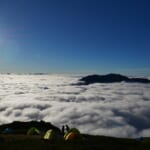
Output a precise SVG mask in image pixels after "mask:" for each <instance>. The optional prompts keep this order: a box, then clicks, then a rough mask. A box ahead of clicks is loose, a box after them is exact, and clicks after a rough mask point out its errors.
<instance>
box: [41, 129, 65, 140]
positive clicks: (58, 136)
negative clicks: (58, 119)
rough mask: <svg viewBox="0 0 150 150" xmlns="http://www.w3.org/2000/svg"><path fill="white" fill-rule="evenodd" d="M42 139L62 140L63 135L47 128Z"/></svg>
mask: <svg viewBox="0 0 150 150" xmlns="http://www.w3.org/2000/svg"><path fill="white" fill-rule="evenodd" d="M43 138H44V140H54V141H55V140H63V139H64V138H63V136H62V135H61V133H60V132H58V131H54V130H51V129H50V130H48V131H47V132H46V133H45V135H44V137H43Z"/></svg>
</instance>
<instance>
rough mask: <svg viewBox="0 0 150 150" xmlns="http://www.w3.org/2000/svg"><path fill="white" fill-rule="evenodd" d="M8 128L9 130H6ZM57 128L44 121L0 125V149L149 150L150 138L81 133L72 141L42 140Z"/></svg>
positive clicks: (57, 129)
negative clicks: (33, 129) (35, 129)
mask: <svg viewBox="0 0 150 150" xmlns="http://www.w3.org/2000/svg"><path fill="white" fill-rule="evenodd" d="M31 127H36V128H38V129H39V130H40V134H39V135H37V134H36V135H33V134H31V135H28V134H27V133H28V129H30V128H31ZM8 129H9V130H8ZM48 129H52V130H55V131H60V129H59V128H57V127H56V126H54V125H52V124H51V123H47V122H44V121H40V122H38V121H31V122H12V123H9V124H5V125H0V150H20V149H21V150H50V149H52V150H112V149H115V150H150V138H142V139H139V140H137V139H127V138H114V137H106V136H94V135H86V134H81V135H82V136H81V137H82V138H75V139H74V140H73V141H65V140H64V139H62V138H61V140H60V138H58V139H57V140H56V139H55V140H52V139H51V140H48V141H45V140H43V135H44V134H45V131H47V130H48Z"/></svg>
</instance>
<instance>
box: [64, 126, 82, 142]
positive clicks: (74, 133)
mask: <svg viewBox="0 0 150 150" xmlns="http://www.w3.org/2000/svg"><path fill="white" fill-rule="evenodd" d="M64 138H65V140H66V141H70V140H81V139H82V135H81V134H80V131H79V130H78V129H76V128H72V129H70V130H69V131H68V132H67V133H66V134H65V136H64Z"/></svg>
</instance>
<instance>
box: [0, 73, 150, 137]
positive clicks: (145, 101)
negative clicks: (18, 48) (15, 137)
mask: <svg viewBox="0 0 150 150" xmlns="http://www.w3.org/2000/svg"><path fill="white" fill-rule="evenodd" d="M78 78H79V77H77V76H69V75H67V76H66V75H37V76H36V75H0V83H1V84H0V124H4V123H8V122H11V121H14V120H20V121H28V120H45V121H49V122H51V123H53V124H54V125H57V126H59V127H61V125H63V124H69V125H71V126H72V127H77V128H79V129H80V130H81V132H83V133H90V134H99V135H109V136H119V137H137V136H139V135H145V136H150V132H149V127H150V84H138V83H133V84H131V83H123V82H122V83H113V84H92V85H88V86H72V85H71V83H75V82H77V80H78ZM45 87H46V88H45Z"/></svg>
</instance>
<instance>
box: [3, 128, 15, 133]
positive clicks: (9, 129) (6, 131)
mask: <svg viewBox="0 0 150 150" xmlns="http://www.w3.org/2000/svg"><path fill="white" fill-rule="evenodd" d="M3 133H5V134H11V133H13V130H12V129H11V128H6V129H4V131H3Z"/></svg>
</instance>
